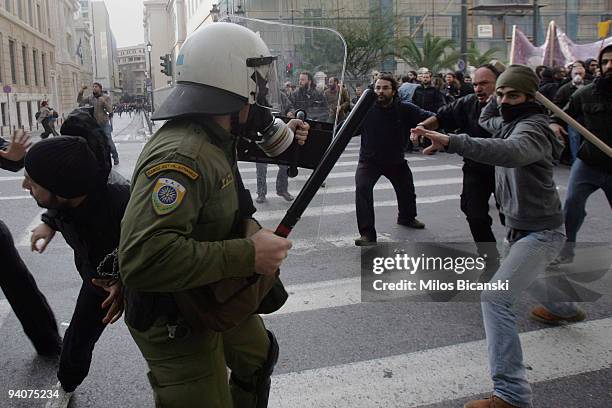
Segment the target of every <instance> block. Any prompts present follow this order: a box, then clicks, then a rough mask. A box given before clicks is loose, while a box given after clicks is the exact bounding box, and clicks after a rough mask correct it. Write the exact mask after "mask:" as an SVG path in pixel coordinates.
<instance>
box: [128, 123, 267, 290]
mask: <svg viewBox="0 0 612 408" xmlns="http://www.w3.org/2000/svg"><path fill="white" fill-rule="evenodd" d="M235 142H236V141H235V137H234V136H233V135H231V134H230V133H229V132H227V131H225V130H224V129H222V128H221V127H220V126H219V125H217V124H216V123H214V122H212V121H210V120H206V119H205V120H203V121H202V122H201V123H197V122H195V121H193V120H189V119H176V120H172V121H169V122H167V123H166V124H165V125H164V126H163V127H162V128H161V129H160V130H159V131H158V132H157V133H156V134H155V135H154V136H153V137H152V138H151V140H150V141H149V142H148V143H147V145H146V146H145V148H144V149H143V151H142V153H141V155H140V157H139V159H138V162H137V164H136V168H135V171H134V176H133V179H132V191H131V198H130V201H129V203H128V206H127V209H126V212H125V216H124V218H123V221H122V223H121V242H120V245H119V269H120V272H121V279H122V281H123V283H124V285H125V286H126V287H128V288H130V289H133V290H138V291H145V292H177V291H182V290H186V289H191V288H196V287H199V286H203V285H206V284H209V283H212V282H216V281H218V280H221V279H224V278H233V277H246V276H251V275H253V274H254V273H255V270H254V263H255V249H254V246H253V242H252V241H251V240H249V239H244V238H243V239H231V237H232V235H233V226H234V224H235V222H236V220H237V219H238V218H239V211H238V193H237V190H236V183H235V180H234V172H235V171H236V162H235Z"/></svg>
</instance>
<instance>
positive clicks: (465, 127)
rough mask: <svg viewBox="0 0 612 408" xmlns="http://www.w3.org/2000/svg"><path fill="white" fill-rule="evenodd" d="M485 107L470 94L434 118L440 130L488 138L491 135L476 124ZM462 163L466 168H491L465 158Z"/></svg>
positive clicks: (445, 108)
mask: <svg viewBox="0 0 612 408" xmlns="http://www.w3.org/2000/svg"><path fill="white" fill-rule="evenodd" d="M485 105H486V103H485V104H481V103H480V101H479V100H478V98H477V97H476V94H470V95H467V96H464V97H463V98H459V99H457V100H456V101H454V102H453V103H451V104H448V105H445V106H443V107H441V108H440V109H438V113H436V118H437V119H438V123H439V125H440V128H441V129H445V130H446V131H447V132H450V133H466V134H468V135H469V136H471V137H484V138H489V137H491V134H490V133H489V132H488V131H486V130H485V129H483V128H482V127H480V125H479V124H478V119H479V118H480V112H481V111H482V108H484V106H485ZM463 161H464V162H465V165H466V166H467V167H487V168H490V167H492V166H490V165H488V164H482V163H478V162H475V161H474V160H471V159H468V158H466V157H464V158H463Z"/></svg>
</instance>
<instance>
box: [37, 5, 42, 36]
mask: <svg viewBox="0 0 612 408" xmlns="http://www.w3.org/2000/svg"><path fill="white" fill-rule="evenodd" d="M36 21H37V22H38V26H37V27H36V29H37V30H38V31H42V27H43V25H42V15H41V13H40V4H37V5H36Z"/></svg>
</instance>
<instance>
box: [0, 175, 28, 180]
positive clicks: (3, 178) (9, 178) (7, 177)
mask: <svg viewBox="0 0 612 408" xmlns="http://www.w3.org/2000/svg"><path fill="white" fill-rule="evenodd" d="M15 180H23V176H6V177H0V181H15Z"/></svg>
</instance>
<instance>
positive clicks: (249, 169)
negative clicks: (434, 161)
mask: <svg viewBox="0 0 612 408" xmlns="http://www.w3.org/2000/svg"><path fill="white" fill-rule="evenodd" d="M428 160H429V159H425V158H420V157H419V158H415V159H411V160H410V161H428ZM358 163H359V162H358V161H357V160H352V161H345V162H337V163H336V164H334V169H335V168H336V167H347V166H357V164H358ZM238 168H239V169H240V174H243V173H255V172H256V171H257V167H255V164H254V163H248V164H244V165H239V166H238ZM299 170H309V169H303V168H301V167H300V168H299ZM277 171H278V165H276V164H270V165H268V173H269V172H277Z"/></svg>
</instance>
